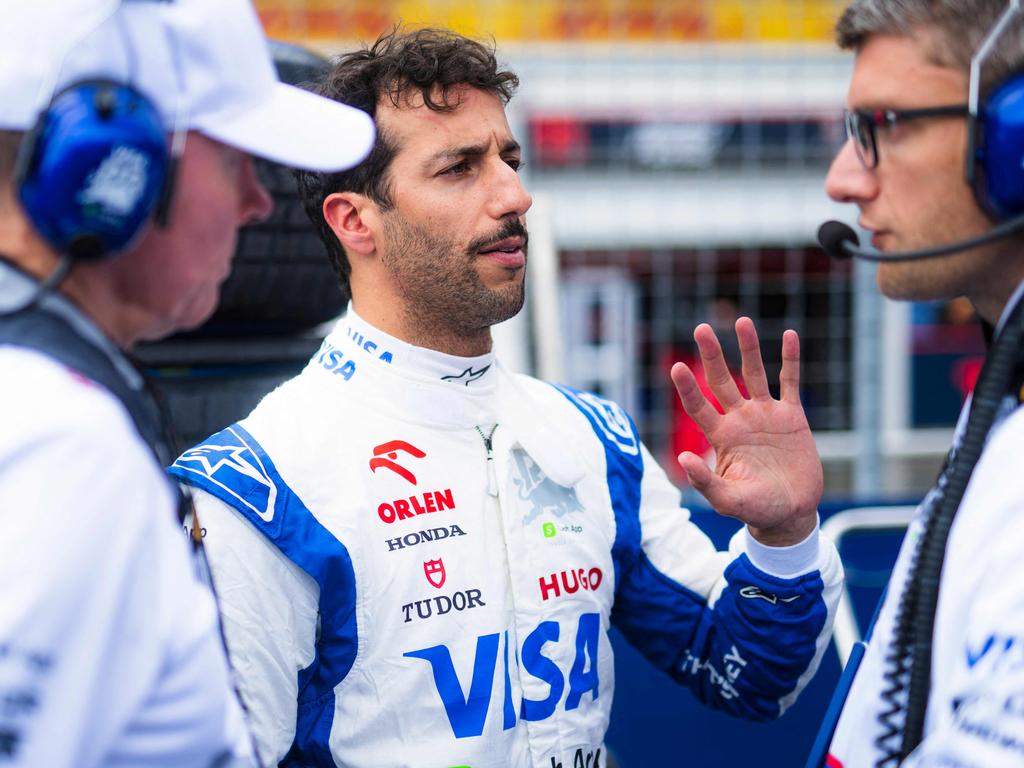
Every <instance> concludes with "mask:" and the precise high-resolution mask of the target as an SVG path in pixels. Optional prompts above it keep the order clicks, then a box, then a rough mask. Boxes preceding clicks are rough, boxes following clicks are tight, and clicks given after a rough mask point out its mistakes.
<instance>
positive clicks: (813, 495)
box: [672, 318, 822, 544]
mask: <svg viewBox="0 0 1024 768" xmlns="http://www.w3.org/2000/svg"><path fill="white" fill-rule="evenodd" d="M736 335H737V338H738V340H739V343H740V352H741V356H742V365H743V381H744V384H745V386H746V389H747V391H748V393H749V395H750V397H749V398H745V397H744V396H743V395H742V394H741V393H740V390H739V388H738V387H737V385H736V382H735V381H734V379H733V377H732V374H731V373H730V372H729V370H728V367H727V365H726V363H725V358H724V356H723V355H722V350H721V346H720V345H719V343H718V339H717V338H716V337H715V334H714V332H713V331H712V330H711V328H710V327H709V326H707V325H701V326H699V327H698V328H697V330H696V331H695V332H694V338H695V339H696V340H697V344H698V347H699V348H700V355H701V362H702V365H703V367H704V371H705V374H706V376H707V381H708V385H709V386H710V389H711V392H712V393H713V394H714V396H715V398H717V400H718V402H719V403H720V404H721V408H722V410H723V411H724V412H723V413H719V412H718V410H717V409H716V408H715V407H714V406H713V405H712V404H711V403H710V402H709V401H708V399H707V398H706V397H705V395H704V394H703V392H701V390H700V388H699V386H698V385H697V382H696V379H695V378H694V375H693V372H692V371H691V370H690V369H689V368H688V367H687V366H686V365H684V364H682V363H677V364H676V365H675V366H673V368H672V380H673V381H674V382H675V385H676V389H677V390H678V392H679V397H680V399H681V400H682V403H683V407H684V408H685V409H686V412H687V413H688V414H689V415H690V417H691V418H693V420H694V421H695V422H696V423H697V425H698V426H699V427H700V428H701V429H702V430H703V431H704V434H705V435H706V436H707V439H708V442H709V443H710V444H711V446H712V447H713V448H714V449H715V453H716V456H717V463H716V466H715V469H714V471H712V470H711V469H710V467H708V466H707V465H706V464H705V463H704V462H703V461H702V460H701V459H700V458H699V457H698V456H696V455H695V454H692V453H683V454H681V455H680V457H679V463H680V465H681V466H682V467H683V469H684V470H685V471H686V473H687V476H688V477H689V479H690V482H691V483H692V484H693V486H694V487H695V488H696V489H697V490H698V491H700V492H701V493H703V494H704V496H705V497H707V499H708V501H710V502H711V503H712V504H713V505H714V507H715V509H716V510H717V511H718V512H719V513H721V514H723V515H727V516H729V517H736V518H738V519H740V520H742V521H743V522H745V523H747V524H748V525H749V526H750V527H751V529H752V532H753V533H754V535H755V536H757V537H758V538H760V539H762V540H764V541H765V542H766V543H776V544H786V543H795V541H792V539H795V540H796V541H799V540H800V539H801V538H802V537H803V536H805V535H806V534H807V533H809V532H810V530H811V529H812V528H813V525H814V514H815V510H816V508H817V504H818V501H819V500H820V498H821V492H822V471H821V462H820V460H819V459H818V454H817V449H816V448H815V445H814V439H813V438H812V436H811V431H810V428H809V427H808V425H807V418H806V416H805V415H804V410H803V407H802V406H801V405H800V395H799V383H800V380H799V365H800V349H799V339H798V338H797V335H796V333H795V332H793V331H787V332H786V334H785V335H784V336H783V351H782V373H781V375H780V399H779V400H775V399H774V398H772V396H771V394H770V392H769V389H768V380H767V377H766V375H765V372H764V365H763V363H762V360H761V352H760V346H759V344H758V340H757V333H756V331H755V329H754V324H753V322H751V321H750V320H749V319H748V318H741V319H740V320H739V321H737V323H736Z"/></svg>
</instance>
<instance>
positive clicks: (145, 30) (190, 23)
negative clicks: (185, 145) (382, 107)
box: [0, 0, 374, 171]
mask: <svg viewBox="0 0 1024 768" xmlns="http://www.w3.org/2000/svg"><path fill="white" fill-rule="evenodd" d="M0 18H3V23H2V24H0V129H6V130H19V131H24V130H28V129H30V128H32V127H33V126H34V125H35V124H36V121H37V117H38V115H39V113H40V112H42V111H43V110H44V109H46V107H47V105H48V104H49V101H50V99H51V98H52V97H53V95H54V94H55V93H56V92H58V91H60V90H61V89H62V88H64V87H66V86H68V85H69V84H71V83H73V82H75V81H79V80H88V79H110V80H116V81H120V82H127V83H129V84H130V85H132V86H133V87H134V88H135V89H137V90H139V91H141V92H142V93H143V94H144V95H145V96H146V97H147V98H148V99H150V100H151V101H152V102H153V103H154V104H155V106H156V107H157V108H158V109H159V111H160V113H161V115H162V116H163V119H164V124H165V125H166V126H167V128H168V130H172V129H174V128H175V121H176V119H178V118H179V117H183V118H184V121H185V126H184V127H187V128H189V129H191V130H197V131H199V132H201V133H203V134H205V135H207V136H209V137H210V138H213V139H216V140H217V141H220V142H223V143H224V144H228V145H231V146H233V147H236V148H238V149H241V150H243V151H245V152H248V153H249V154H252V155H255V156H257V157H262V158H265V159H267V160H273V161H275V162H277V163H281V164H282V165H287V166H292V167H296V168H303V169H308V170H317V171H336V170H342V169H344V168H349V167H351V166H353V165H356V164H358V163H359V162H360V161H361V160H362V159H363V158H364V157H366V155H367V153H368V152H369V151H370V148H371V147H372V146H373V138H374V128H373V121H372V120H371V119H370V117H369V116H368V115H367V114H366V113H365V112H362V111H360V110H358V109H354V108H352V107H349V106H346V105H343V104H339V103H337V102H334V101H331V100H330V99H324V98H321V97H319V96H315V95H313V94H311V93H308V92H306V91H303V90H302V89H300V88H295V87H292V86H290V85H286V84H284V83H281V82H279V81H278V79H277V76H276V74H275V72H274V67H273V64H272V62H271V58H270V53H269V51H268V48H267V42H266V39H265V38H264V36H263V30H262V28H261V27H260V23H259V19H258V17H257V16H256V12H255V11H254V10H253V8H252V5H251V4H250V2H249V0H121V1H120V2H118V1H117V0H0Z"/></svg>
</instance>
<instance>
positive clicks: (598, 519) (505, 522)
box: [171, 30, 842, 768]
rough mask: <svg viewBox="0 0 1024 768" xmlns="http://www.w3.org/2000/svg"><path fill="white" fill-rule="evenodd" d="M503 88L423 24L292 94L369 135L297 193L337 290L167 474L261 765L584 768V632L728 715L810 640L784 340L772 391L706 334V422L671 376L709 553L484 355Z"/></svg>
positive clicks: (795, 682) (828, 556)
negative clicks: (701, 439)
mask: <svg viewBox="0 0 1024 768" xmlns="http://www.w3.org/2000/svg"><path fill="white" fill-rule="evenodd" d="M515 84H516V80H515V76H514V75H512V74H511V73H509V72H502V71H499V69H498V67H497V64H496V62H495V59H494V56H493V53H492V52H491V51H490V50H488V49H487V48H485V47H483V46H481V45H480V44H478V43H475V42H473V41H470V40H467V39H465V38H463V37H461V36H459V35H455V34H453V33H449V32H446V31H440V30H419V31H416V32H410V33H395V34H391V35H388V36H385V37H383V38H382V39H380V40H378V41H377V42H376V43H375V44H374V45H373V46H372V47H371V48H370V49H368V50H364V51H359V52H356V53H353V54H350V55H347V56H344V57H342V58H341V59H340V60H339V61H338V63H337V64H336V65H335V67H334V69H333V71H332V72H331V73H329V74H328V76H327V77H326V78H325V80H324V81H323V82H322V83H321V85H320V91H321V93H323V94H326V95H330V96H332V97H334V98H337V99H342V100H345V101H347V102H349V103H352V104H354V105H356V106H360V107H364V108H366V109H367V110H368V111H370V112H372V113H374V114H375V117H376V120H377V124H378V132H379V137H380V138H379V142H378V144H377V146H376V148H375V149H374V151H373V152H372V153H371V155H370V156H369V158H368V159H367V160H366V162H365V163H364V164H363V165H362V166H360V167H358V168H357V169H354V170H353V171H352V172H351V173H348V174H334V175H328V174H302V175H301V182H300V188H301V190H302V193H303V195H304V199H305V201H306V203H307V208H308V210H309V211H310V213H311V217H312V218H313V220H314V221H315V222H317V223H318V224H319V227H320V230H321V232H322V234H323V236H324V240H325V243H326V244H327V246H328V250H329V252H330V254H331V256H332V259H333V260H334V263H335V265H336V267H337V271H338V274H339V276H340V277H341V279H342V282H343V286H344V287H345V288H348V287H349V286H351V296H352V304H351V306H350V308H349V311H348V313H347V315H346V316H345V317H344V318H343V319H342V320H340V321H339V323H338V324H337V325H336V326H335V328H334V330H333V331H332V332H331V333H330V335H329V336H328V337H327V339H326V340H325V341H324V343H323V346H322V347H321V349H320V351H319V352H318V353H317V354H316V355H314V357H313V358H312V359H311V360H310V362H309V364H308V365H307V367H306V368H305V370H304V371H303V372H302V373H301V374H300V375H299V376H297V377H296V378H294V379H292V380H291V381H289V382H288V383H286V384H285V385H283V386H282V387H280V388H279V389H278V390H276V391H275V392H273V393H271V394H270V395H268V396H267V397H266V398H265V399H264V400H263V402H262V403H261V404H260V405H259V406H258V407H257V408H256V409H255V410H254V411H253V412H252V414H250V415H249V416H248V417H247V418H246V419H244V420H243V421H241V422H240V423H238V424H234V425H231V426H229V427H228V428H226V429H225V430H223V431H221V432H219V433H217V434H215V435H213V436H212V437H210V438H209V439H207V440H206V441H204V442H203V443H201V444H200V445H198V446H196V447H194V448H192V449H191V450H188V451H186V452H185V453H184V454H182V456H181V457H180V458H179V459H178V460H177V462H176V463H175V464H174V466H173V467H172V470H171V471H172V473H173V474H174V475H175V476H176V477H177V478H178V479H179V480H181V481H182V482H183V483H186V484H188V485H190V486H192V488H193V489H195V494H196V508H197V513H198V516H199V521H200V524H201V525H202V526H203V527H204V528H205V530H206V545H207V548H208V551H209V553H210V560H211V564H212V569H213V573H214V577H215V581H216V584H217V586H218V589H219V594H220V597H221V600H222V604H223V613H224V622H225V632H226V637H227V642H228V647H229V651H230V655H231V658H232V660H233V663H234V666H235V669H236V671H237V673H238V677H239V684H240V689H241V693H242V696H243V698H244V699H245V701H246V704H247V705H248V709H249V711H250V713H251V716H252V721H253V724H254V731H255V734H256V738H257V741H258V743H259V748H260V751H261V753H262V756H263V758H264V759H265V760H267V761H268V762H271V763H277V762H279V761H280V762H282V764H285V765H348V766H428V767H443V768H449V767H451V766H472V768H496V767H497V766H536V767H537V768H540V767H541V766H543V767H544V768H555V766H563V767H564V768H569V766H588V767H589V766H602V767H603V766H604V765H605V761H606V754H605V749H604V744H603V740H604V736H605V731H606V729H607V726H608V718H609V712H610V708H611V702H612V695H613V690H614V672H613V670H614V667H613V659H612V651H611V646H610V643H609V638H608V631H609V629H610V627H611V625H612V624H615V625H616V626H617V627H618V628H619V629H620V630H621V631H622V632H623V634H624V635H625V636H626V637H627V638H628V639H629V640H630V642H632V643H633V644H635V645H636V646H637V647H638V648H640V649H641V650H642V651H643V652H644V653H645V655H646V656H647V657H648V658H649V659H650V660H651V661H652V663H654V664H655V665H656V666H658V667H659V668H660V669H662V670H664V671H665V672H666V673H668V674H669V675H671V676H672V677H673V678H674V679H675V680H677V681H678V682H680V683H683V684H685V685H688V686H689V687H690V688H692V689H693V691H694V692H695V694H696V695H697V696H699V697H700V698H701V699H702V700H703V701H705V702H707V703H708V704H709V705H710V706H713V707H718V708H721V709H724V710H727V711H729V712H731V713H734V714H736V715H738V716H741V717H745V718H749V719H753V720H766V719H770V718H774V717H777V716H778V715H780V714H781V713H782V712H783V711H784V710H785V709H786V707H788V706H789V704H790V703H792V701H793V700H794V699H795V698H796V696H797V695H798V693H799V692H800V690H801V688H802V687H803V686H804V685H805V684H806V683H807V681H808V680H809V679H810V678H811V676H812V675H813V674H814V671H815V669H816V668H817V665H818V662H819V660H820V658H821V656H822V653H823V651H824V648H825V646H826V643H827V639H828V636H829V632H830V626H831V620H832V610H833V606H834V602H835V598H836V596H837V591H838V590H839V588H840V584H841V580H842V572H841V567H840V564H839V561H838V558H837V555H836V552H835V549H834V547H833V546H832V545H831V544H830V543H829V542H828V541H826V540H824V539H822V538H821V536H820V535H819V533H818V530H817V517H816V505H817V502H818V499H819V497H820V493H821V468H820V463H819V462H818V459H817V455H816V452H815V450H814V445H813V441H812V439H811V437H810V432H809V430H808V428H807V423H806V420H805V418H804V415H803V411H802V408H801V407H800V405H799V396H798V378H797V377H798V374H797V368H798V363H799V352H798V349H797V340H796V337H795V334H792V333H789V334H787V337H786V340H785V344H784V355H783V357H784V368H783V375H782V398H781V400H774V399H772V398H771V396H770V395H769V394H768V384H767V381H766V378H765V374H764V369H763V366H762V365H761V358H760V353H759V351H758V344H757V338H756V335H755V334H754V330H753V325H752V324H751V323H750V321H749V320H743V321H741V322H740V323H739V324H738V332H739V334H740V342H741V347H742V348H743V350H744V358H743V359H744V371H745V374H746V379H747V382H746V383H747V386H748V389H749V391H750V392H751V398H750V399H749V400H747V399H744V398H743V397H742V396H740V395H739V393H738V390H737V389H736V385H735V383H734V382H733V380H732V378H731V376H729V375H728V372H727V371H726V370H725V364H724V360H723V359H722V355H721V350H720V347H719V346H718V342H717V340H716V339H715V337H714V334H713V333H712V332H711V331H710V329H709V328H708V327H707V326H702V328H701V329H698V333H697V337H698V342H699V343H700V347H701V351H702V354H703V356H704V358H705V365H706V366H707V368H708V370H709V380H711V381H713V382H714V383H713V386H714V388H715V392H716V395H717V396H718V399H719V400H720V401H721V402H722V405H723V407H724V409H725V413H724V415H723V414H719V413H718V412H717V411H716V410H715V409H714V408H713V407H712V406H711V405H710V404H709V403H708V402H707V401H705V400H704V398H703V396H702V395H701V394H700V392H699V388H698V387H697V385H696V382H695V381H694V379H693V375H692V373H691V372H690V371H689V370H688V369H686V368H685V367H679V368H678V369H677V370H676V371H675V372H674V374H675V377H676V381H677V385H678V386H679V388H680V392H681V394H682V396H683V400H684V403H685V404H686V407H687V408H688V410H689V411H690V412H691V413H692V414H694V416H695V418H697V419H698V421H699V423H701V424H702V426H703V427H705V429H706V430H707V431H708V433H709V435H710V437H711V440H712V442H713V444H714V445H715V446H716V448H717V449H718V451H719V462H718V469H717V470H716V472H712V471H711V470H710V469H708V468H707V467H706V466H705V465H703V464H702V463H700V462H699V461H698V460H696V457H685V459H684V466H685V468H686V470H687V472H688V473H689V474H690V476H691V477H692V479H693V482H694V483H695V485H697V486H698V487H700V488H701V490H702V491H704V492H705V493H706V494H707V495H708V497H709V498H710V499H711V500H712V501H714V502H715V503H716V506H718V508H719V509H720V510H721V511H723V512H726V513H728V514H733V515H735V516H738V517H740V518H741V519H744V520H745V521H747V522H748V524H749V525H748V527H747V528H746V529H744V530H742V531H740V532H739V533H738V534H737V535H736V536H735V538H734V539H733V541H732V544H731V547H730V551H729V552H717V551H715V549H714V548H713V546H712V545H711V544H710V542H709V541H708V539H707V538H706V537H705V536H704V534H703V533H701V532H700V531H699V530H698V528H697V527H696V526H695V525H694V524H693V523H692V522H690V520H689V519H688V514H687V512H686V511H685V510H683V509H681V508H680V506H679V504H680V497H679V493H678V491H676V489H675V488H673V487H672V485H671V484H670V483H669V481H668V480H667V478H666V476H665V474H664V472H663V471H662V470H661V469H660V468H659V467H658V465H657V464H656V463H655V461H654V460H653V458H652V457H651V455H650V453H649V452H648V451H647V450H646V448H645V447H644V446H643V445H642V443H641V442H640V439H639V437H638V435H637V431H636V428H635V427H634V425H633V423H632V422H631V420H630V419H629V417H628V416H627V415H626V414H625V413H624V412H623V411H622V410H621V409H620V408H619V407H618V406H616V405H615V404H614V403H611V402H609V401H607V400H604V399H603V398H600V397H598V396H596V395H592V394H587V393H584V392H579V391H576V390H573V389H570V388H567V387H561V386H555V385H551V384H547V383H544V382H541V381H537V380H535V379H532V378H529V377H525V376H519V375H513V374H511V373H510V372H508V371H507V370H506V369H505V368H503V367H502V364H501V362H500V361H499V360H497V359H496V358H495V356H494V354H493V352H492V350H491V336H490V326H491V325H493V324H494V323H496V322H500V321H501V320H504V319H506V318H508V317H510V316H512V315H514V314H515V313H516V312H517V311H518V310H519V308H520V307H521V306H522V302H523V296H524V284H523V279H524V271H525V263H526V253H527V232H526V228H525V214H526V211H527V209H528V208H529V207H530V202H531V201H530V197H529V196H528V195H527V194H526V192H525V191H524V189H523V187H522V185H521V183H520V180H519V177H518V174H517V169H518V166H519V162H520V148H519V145H518V143H517V142H516V141H515V139H514V137H513V135H512V133H511V131H510V129H509V127H508V123H507V121H506V118H505V111H504V104H505V102H506V101H507V99H508V98H509V97H510V96H511V93H512V89H513V87H514V86H515ZM723 373H724V378H723V376H722V374H723ZM726 381H727V383H726ZM681 725H682V724H681Z"/></svg>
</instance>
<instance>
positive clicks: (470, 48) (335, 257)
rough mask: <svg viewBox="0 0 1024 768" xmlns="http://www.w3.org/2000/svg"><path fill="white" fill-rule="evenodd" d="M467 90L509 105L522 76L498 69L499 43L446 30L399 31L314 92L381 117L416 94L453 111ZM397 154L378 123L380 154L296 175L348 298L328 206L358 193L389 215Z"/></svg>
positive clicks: (344, 262)
mask: <svg viewBox="0 0 1024 768" xmlns="http://www.w3.org/2000/svg"><path fill="white" fill-rule="evenodd" d="M462 85H468V86H471V87H473V88H478V89H480V90H482V91H485V92H487V93H491V94H494V95H495V96H498V97H499V98H500V99H501V100H502V103H505V104H507V103H508V101H509V100H510V99H511V98H512V96H513V94H514V93H515V90H516V88H517V87H518V86H519V78H518V77H517V76H516V75H515V74H514V73H513V72H510V71H506V70H499V69H498V62H497V60H496V58H495V55H494V45H493V43H492V44H491V45H490V46H486V45H484V44H482V43H479V42H477V41H475V40H471V39H469V38H467V37H464V36H462V35H459V34H457V33H455V32H452V31H450V30H447V29H433V28H427V29H417V30H415V31H409V32H405V31H402V30H401V29H399V28H395V29H392V30H391V31H389V32H386V33H385V34H383V35H381V36H380V37H379V38H377V40H376V42H374V43H373V45H371V46H369V47H367V48H363V49H361V50H358V51H354V52H352V53H346V54H343V55H342V56H340V57H339V58H338V59H337V60H336V61H335V62H334V65H333V66H332V67H331V69H330V70H329V71H328V72H327V73H326V74H325V75H324V76H323V77H322V78H320V80H318V81H317V82H316V83H314V84H313V86H312V87H311V90H312V91H313V92H314V93H317V94H319V95H321V96H326V97H327V98H330V99H334V100H335V101H340V102H344V103H345V104H349V105H351V106H353V107H358V108H359V109H362V110H363V111H365V112H367V113H369V114H370V116H371V117H375V116H376V112H377V105H378V104H380V103H381V100H382V99H384V98H387V99H389V100H390V101H391V103H392V104H394V105H395V106H398V105H399V103H400V101H401V99H403V97H408V96H410V95H414V94H417V93H418V94H419V95H421V96H422V97H423V103H424V104H425V105H426V106H427V107H428V108H429V109H432V110H434V111H436V112H450V111H452V110H453V109H455V108H456V107H457V106H458V102H457V101H456V102H453V101H451V100H449V94H450V92H451V90H452V88H453V87H458V86H462ZM397 150H398V147H397V146H396V144H395V141H394V139H393V138H392V137H390V136H388V134H387V132H386V131H383V130H381V127H380V125H379V124H378V126H377V141H376V143H375V144H374V146H373V149H372V150H371V151H370V154H369V155H368V156H367V157H366V159H365V160H363V162H362V163H360V164H359V165H357V166H356V167H355V168H351V169H349V170H347V171H341V172H338V173H317V172H312V171H299V172H297V173H296V178H297V180H298V186H299V194H300V196H301V197H302V203H303V205H304V206H305V208H306V214H307V215H308V216H309V218H310V220H311V221H312V222H313V224H314V225H315V226H316V228H317V231H318V233H319V234H320V239H321V240H323V242H324V245H325V246H326V247H327V255H328V256H329V257H330V260H331V265H332V266H333V267H334V271H335V272H336V273H337V275H338V280H339V282H340V284H341V289H342V292H343V293H344V294H345V297H346V299H347V298H349V297H350V296H351V290H350V287H349V273H350V272H351V266H350V265H349V261H348V256H347V255H346V254H345V250H344V248H342V246H341V243H339V242H338V238H337V237H336V236H335V235H334V232H333V231H331V228H330V227H329V226H328V224H327V221H326V220H325V219H324V215H323V204H324V200H325V199H327V196H328V195H330V194H333V193H335V192H357V193H359V194H362V195H366V196H367V197H369V198H370V199H371V200H373V201H374V202H375V203H376V204H377V205H378V206H380V207H381V209H382V210H389V209H390V208H391V207H392V205H393V203H392V200H391V186H390V179H389V176H388V169H389V166H390V165H391V161H392V159H393V158H394V156H395V153H396V152H397Z"/></svg>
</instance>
